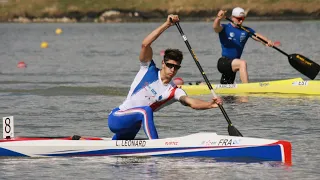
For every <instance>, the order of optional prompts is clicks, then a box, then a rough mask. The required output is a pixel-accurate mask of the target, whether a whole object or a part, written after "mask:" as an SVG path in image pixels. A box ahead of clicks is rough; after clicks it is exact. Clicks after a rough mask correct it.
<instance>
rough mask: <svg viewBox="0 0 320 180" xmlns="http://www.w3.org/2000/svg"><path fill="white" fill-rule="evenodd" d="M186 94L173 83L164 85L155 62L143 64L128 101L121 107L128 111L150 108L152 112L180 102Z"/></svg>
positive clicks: (132, 85)
mask: <svg viewBox="0 0 320 180" xmlns="http://www.w3.org/2000/svg"><path fill="white" fill-rule="evenodd" d="M185 95H186V93H185V92H184V91H183V90H182V89H180V88H178V87H177V86H176V85H175V84H174V82H173V81H170V83H168V84H163V82H162V81H161V77H160V69H158V68H157V67H156V65H155V63H154V61H153V60H151V61H149V62H146V63H144V62H141V64H140V70H139V72H138V73H137V75H136V77H135V78H134V80H133V82H132V84H131V87H130V91H129V93H128V96H127V98H126V100H125V101H124V102H123V103H122V104H121V105H120V106H119V109H120V110H127V109H131V108H135V107H139V106H150V107H151V108H152V110H153V111H154V112H155V111H158V110H159V109H161V108H163V107H165V106H167V105H169V104H172V103H173V102H176V101H179V98H180V97H181V96H185Z"/></svg>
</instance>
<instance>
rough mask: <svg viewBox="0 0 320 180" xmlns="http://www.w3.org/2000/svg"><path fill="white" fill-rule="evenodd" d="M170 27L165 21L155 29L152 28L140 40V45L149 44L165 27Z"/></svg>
mask: <svg viewBox="0 0 320 180" xmlns="http://www.w3.org/2000/svg"><path fill="white" fill-rule="evenodd" d="M169 27H170V24H168V23H167V22H165V23H163V24H162V25H161V26H159V27H158V28H157V29H155V30H153V31H152V32H151V33H150V34H149V35H148V36H147V37H145V38H144V40H143V41H142V46H150V45H151V44H152V42H153V41H155V40H156V39H157V38H158V37H159V36H160V35H161V34H162V33H163V32H164V31H165V30H166V29H168V28H169Z"/></svg>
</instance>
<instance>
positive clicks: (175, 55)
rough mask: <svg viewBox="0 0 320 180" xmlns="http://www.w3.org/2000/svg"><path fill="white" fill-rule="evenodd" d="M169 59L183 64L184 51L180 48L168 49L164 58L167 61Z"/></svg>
mask: <svg viewBox="0 0 320 180" xmlns="http://www.w3.org/2000/svg"><path fill="white" fill-rule="evenodd" d="M169 59H171V60H174V61H176V62H178V63H179V64H181V61H182V59H183V55H182V52H181V51H180V50H179V49H166V51H165V52H164V56H163V60H164V62H167V61H168V60H169Z"/></svg>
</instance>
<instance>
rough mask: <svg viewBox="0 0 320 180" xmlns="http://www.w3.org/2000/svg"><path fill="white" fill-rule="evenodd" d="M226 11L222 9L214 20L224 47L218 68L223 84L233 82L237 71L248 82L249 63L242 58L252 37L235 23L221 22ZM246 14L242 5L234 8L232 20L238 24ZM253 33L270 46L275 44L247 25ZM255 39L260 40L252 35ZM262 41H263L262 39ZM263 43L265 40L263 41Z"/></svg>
mask: <svg viewBox="0 0 320 180" xmlns="http://www.w3.org/2000/svg"><path fill="white" fill-rule="evenodd" d="M225 13H226V11H223V10H220V11H219V12H218V15H217V17H216V18H215V20H214V22H213V29H214V31H215V32H216V33H219V39H220V43H221V48H222V57H221V58H220V59H219V60H218V64H217V67H218V70H219V72H220V73H221V74H222V76H221V80H220V83H221V84H233V83H234V80H235V77H236V72H237V71H239V72H240V79H241V82H242V83H248V82H249V78H248V72H247V63H246V61H245V60H244V59H240V58H241V54H242V51H243V48H244V46H245V44H246V42H247V40H248V38H249V37H250V35H249V33H248V32H246V31H244V30H242V29H240V28H238V27H237V26H236V25H234V24H233V23H229V24H220V21H221V19H224V18H225ZM245 17H246V14H245V12H244V10H243V9H242V8H240V7H236V8H234V9H233V10H232V17H231V19H232V21H233V22H234V23H236V24H240V25H241V24H242V23H243V21H244V20H245ZM245 28H246V29H248V30H250V31H251V32H252V33H254V34H256V35H257V36H259V37H260V38H262V39H264V40H266V41H267V42H268V44H266V45H267V46H269V47H272V46H273V42H272V41H271V40H268V39H267V38H266V37H263V36H262V35H260V34H258V33H256V32H255V31H254V30H253V29H251V28H249V27H245ZM251 37H252V38H253V39H254V40H256V41H260V40H259V39H258V38H256V37H254V36H251ZM260 42H262V41H260ZM262 43H263V42H262Z"/></svg>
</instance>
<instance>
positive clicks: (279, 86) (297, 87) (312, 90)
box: [181, 78, 320, 95]
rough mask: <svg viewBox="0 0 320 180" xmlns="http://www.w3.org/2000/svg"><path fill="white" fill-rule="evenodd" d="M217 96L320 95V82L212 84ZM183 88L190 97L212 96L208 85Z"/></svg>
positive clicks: (291, 80) (281, 81) (301, 80)
mask: <svg viewBox="0 0 320 180" xmlns="http://www.w3.org/2000/svg"><path fill="white" fill-rule="evenodd" d="M212 87H213V89H214V91H215V93H217V94H250V93H255V94H256V93H275V94H304V95H320V81H304V80H303V79H301V78H294V79H287V80H279V81H265V82H257V83H247V84H212ZM181 88H182V89H183V90H185V91H186V93H187V94H189V95H205V94H210V93H211V92H210V90H209V89H208V87H207V85H182V86H181Z"/></svg>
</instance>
